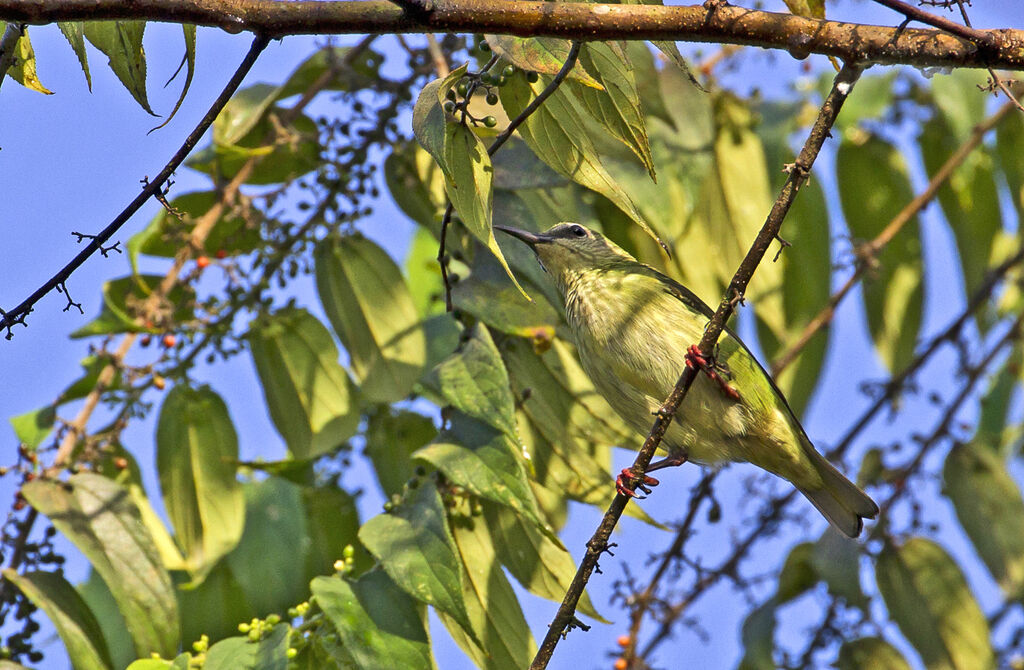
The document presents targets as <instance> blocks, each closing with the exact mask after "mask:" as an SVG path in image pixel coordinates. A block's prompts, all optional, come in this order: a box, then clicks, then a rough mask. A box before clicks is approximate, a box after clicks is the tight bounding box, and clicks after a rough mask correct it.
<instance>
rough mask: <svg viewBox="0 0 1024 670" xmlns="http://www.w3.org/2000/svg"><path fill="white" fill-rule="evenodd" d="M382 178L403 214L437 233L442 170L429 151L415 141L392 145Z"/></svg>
mask: <svg viewBox="0 0 1024 670" xmlns="http://www.w3.org/2000/svg"><path fill="white" fill-rule="evenodd" d="M384 181H385V183H386V184H387V186H388V191H390V192H391V197H392V198H394V200H395V204H397V205H398V207H399V209H401V210H402V211H403V212H405V215H406V216H408V217H409V218H410V219H412V220H413V221H415V222H416V223H418V224H420V225H421V226H423V227H424V228H426V229H427V230H429V231H431V232H432V233H434V234H435V235H439V234H440V231H441V218H442V217H443V216H444V208H445V197H446V196H445V180H444V172H442V170H441V166H440V165H438V164H437V163H436V162H434V159H433V158H432V157H431V155H430V154H429V153H427V152H426V151H424V149H423V148H422V147H421V146H420V145H419V144H417V143H415V142H403V143H397V144H395V145H394V147H393V148H392V150H391V154H390V155H388V157H387V158H385V159H384ZM434 247H435V249H436V248H437V243H436V242H435V243H434ZM435 255H436V252H435Z"/></svg>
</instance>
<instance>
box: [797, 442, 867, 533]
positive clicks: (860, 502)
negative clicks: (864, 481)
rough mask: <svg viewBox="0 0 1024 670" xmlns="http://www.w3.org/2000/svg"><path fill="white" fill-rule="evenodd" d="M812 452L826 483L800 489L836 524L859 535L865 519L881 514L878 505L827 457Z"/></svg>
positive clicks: (816, 465) (841, 529) (816, 466)
mask: <svg viewBox="0 0 1024 670" xmlns="http://www.w3.org/2000/svg"><path fill="white" fill-rule="evenodd" d="M811 453H812V454H813V456H811V459H812V461H813V462H814V466H815V468H816V469H817V470H818V474H819V475H821V480H822V482H823V485H822V486H821V488H803V487H797V488H798V489H799V490H800V493H803V494H804V495H805V496H806V497H807V499H808V500H810V501H811V504H812V505H814V506H815V507H816V508H818V511H819V512H821V513H822V514H823V515H824V516H825V518H826V519H828V520H829V522H830V523H831V524H832V525H833V526H835V527H836V528H837V529H838V530H840V531H841V532H842V533H844V534H845V535H848V536H849V537H857V536H858V535H860V531H861V528H862V527H863V525H864V523H863V521H862V519H874V518H875V517H876V516H878V505H876V504H875V501H874V500H872V499H871V498H870V497H869V496H868V494H866V493H864V492H863V491H861V490H860V488H858V486H857V485H856V484H854V483H853V482H851V481H850V480H849V479H847V478H846V477H844V476H843V473H841V472H839V470H836V468H835V466H834V465H832V464H831V463H829V462H828V461H827V460H826V459H825V457H824V456H822V455H821V454H819V453H817V452H815V451H811ZM815 457H816V458H815Z"/></svg>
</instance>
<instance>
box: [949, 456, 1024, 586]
mask: <svg viewBox="0 0 1024 670" xmlns="http://www.w3.org/2000/svg"><path fill="white" fill-rule="evenodd" d="M942 477H943V481H944V483H945V486H944V488H943V491H944V493H945V494H946V496H948V497H949V499H950V500H951V501H952V502H953V509H955V510H956V516H957V519H959V520H960V525H961V526H962V527H963V529H964V531H965V532H966V533H967V536H968V537H969V538H971V542H972V543H973V544H974V548H975V550H977V552H978V555H980V556H981V560H982V561H984V563H985V565H986V566H987V567H988V570H989V572H990V573H991V574H992V577H993V578H994V579H995V580H996V581H997V582H998V583H999V586H1000V587H1001V588H1002V589H1003V591H1004V592H1005V593H1006V595H1007V598H1019V597H1020V596H1021V595H1022V594H1024V499H1022V498H1021V492H1020V489H1019V488H1018V487H1017V484H1016V483H1015V482H1014V479H1013V477H1012V476H1011V475H1010V472H1009V470H1008V469H1007V467H1006V462H1005V461H1004V460H1003V459H1002V457H1001V456H1000V455H999V452H997V451H995V450H993V449H991V448H990V447H989V446H988V445H986V444H981V443H978V442H971V443H968V444H957V445H955V446H954V447H953V448H952V449H951V450H950V452H949V455H948V456H946V465H945V467H944V468H943V470H942Z"/></svg>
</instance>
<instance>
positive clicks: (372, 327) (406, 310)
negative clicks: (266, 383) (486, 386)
mask: <svg viewBox="0 0 1024 670" xmlns="http://www.w3.org/2000/svg"><path fill="white" fill-rule="evenodd" d="M313 256H314V258H315V259H316V286H317V291H318V293H319V295H320V302H321V304H322V305H323V307H324V311H325V312H326V313H327V318H328V319H330V321H331V325H332V326H333V327H334V332H335V333H336V334H337V336H338V339H340V340H341V343H342V344H343V345H344V346H345V349H346V350H347V351H348V354H349V357H350V359H351V365H352V370H353V372H354V373H355V376H356V380H357V381H358V382H359V385H360V391H361V394H362V396H363V397H364V398H365V399H366V401H367V402H394V401H396V400H401V399H402V398H404V397H405V396H406V395H408V393H409V391H410V390H412V386H413V384H414V383H415V382H416V380H417V379H419V376H420V373H421V371H422V370H423V366H424V364H425V362H426V353H427V352H426V346H427V343H426V339H425V337H424V333H423V326H422V324H421V322H420V317H419V313H418V312H417V311H416V305H415V304H414V303H413V301H412V297H411V296H410V294H409V289H408V287H407V286H406V284H405V280H404V279H403V278H402V272H401V270H400V269H399V268H398V265H396V264H395V262H394V261H393V260H392V259H391V257H390V256H388V254H387V252H386V251H384V250H383V249H381V248H380V247H379V246H377V244H375V243H374V242H372V241H370V240H369V239H367V238H365V237H363V236H361V235H347V236H344V237H341V238H336V237H329V238H327V239H325V240H323V241H322V242H320V243H319V244H318V245H317V246H316V249H314V251H313Z"/></svg>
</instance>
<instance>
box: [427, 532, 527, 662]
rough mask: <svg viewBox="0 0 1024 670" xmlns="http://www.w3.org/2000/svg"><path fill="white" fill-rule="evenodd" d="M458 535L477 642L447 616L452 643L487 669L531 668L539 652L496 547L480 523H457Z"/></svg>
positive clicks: (457, 539)
mask: <svg viewBox="0 0 1024 670" xmlns="http://www.w3.org/2000/svg"><path fill="white" fill-rule="evenodd" d="M452 533H453V534H454V536H455V542H456V545H457V546H458V549H459V553H460V554H461V556H462V565H463V566H464V568H463V573H462V585H463V598H464V600H465V603H466V609H467V611H468V612H469V618H470V621H471V622H472V624H473V630H474V631H475V632H476V637H477V638H478V639H479V640H482V641H484V644H483V645H479V644H475V643H474V642H473V641H472V640H470V639H467V636H466V634H465V633H464V632H463V631H461V630H459V629H458V628H457V627H456V626H455V625H453V622H452V620H451V618H450V617H448V616H445V615H443V614H442V615H441V617H440V618H441V622H442V623H444V624H445V626H446V627H447V628H448V631H449V632H450V633H451V634H452V638H453V639H454V640H455V641H456V643H458V645H459V646H460V647H461V648H462V650H463V651H465V652H466V654H467V655H468V656H469V657H470V658H471V659H473V661H474V662H475V663H476V665H477V667H479V668H482V670H505V669H507V668H525V667H527V666H528V665H529V663H530V660H531V659H532V658H533V655H534V653H535V652H536V650H537V645H536V643H535V642H534V641H533V636H531V635H530V629H529V627H528V626H527V625H526V619H525V618H524V617H523V612H522V610H521V609H520V606H519V601H518V599H517V598H516V594H515V591H513V590H512V585H511V584H509V582H508V578H506V577H505V573H504V572H502V570H501V563H500V562H499V561H498V559H497V557H496V556H495V554H494V542H493V541H492V538H491V536H490V533H488V531H487V526H486V524H484V523H483V522H482V520H481V519H479V518H473V517H465V516H463V517H460V518H453V519H452Z"/></svg>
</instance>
